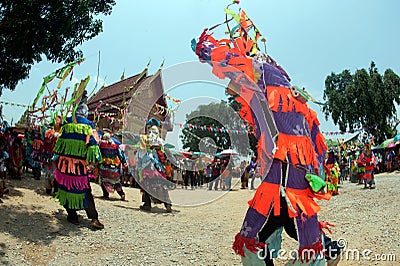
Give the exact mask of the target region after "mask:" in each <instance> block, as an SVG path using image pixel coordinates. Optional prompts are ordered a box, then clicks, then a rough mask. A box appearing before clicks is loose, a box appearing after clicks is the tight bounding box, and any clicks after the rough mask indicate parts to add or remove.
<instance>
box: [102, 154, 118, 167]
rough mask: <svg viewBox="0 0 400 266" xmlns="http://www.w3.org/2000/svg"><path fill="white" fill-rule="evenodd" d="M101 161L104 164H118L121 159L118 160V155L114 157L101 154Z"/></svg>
mask: <svg viewBox="0 0 400 266" xmlns="http://www.w3.org/2000/svg"><path fill="white" fill-rule="evenodd" d="M102 163H103V164H105V165H115V166H119V165H120V164H121V161H120V160H119V158H118V157H115V158H104V156H103V161H102Z"/></svg>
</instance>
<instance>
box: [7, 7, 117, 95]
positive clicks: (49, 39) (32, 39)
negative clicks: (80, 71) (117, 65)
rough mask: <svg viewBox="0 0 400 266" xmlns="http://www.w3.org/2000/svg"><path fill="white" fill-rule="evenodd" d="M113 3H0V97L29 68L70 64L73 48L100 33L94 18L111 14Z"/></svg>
mask: <svg viewBox="0 0 400 266" xmlns="http://www.w3.org/2000/svg"><path fill="white" fill-rule="evenodd" d="M114 4H115V1H114V0H85V1H82V0H36V1H32V0H18V1H15V0H2V1H0V95H1V93H2V91H3V89H10V90H14V89H15V87H16V86H17V84H18V82H19V81H20V80H23V79H26V78H28V76H29V72H30V69H31V67H32V65H33V64H35V63H37V62H40V61H42V59H43V58H42V56H43V55H44V56H46V58H47V59H48V60H50V61H51V62H58V63H61V62H72V61H74V60H76V59H78V58H80V57H82V56H83V54H82V51H80V50H76V47H77V46H78V45H80V44H82V43H83V42H85V41H87V40H90V39H92V38H93V37H95V36H97V35H98V34H99V33H100V32H102V20H100V19H98V18H97V19H96V18H95V16H98V15H109V14H111V11H112V7H113V5H114Z"/></svg>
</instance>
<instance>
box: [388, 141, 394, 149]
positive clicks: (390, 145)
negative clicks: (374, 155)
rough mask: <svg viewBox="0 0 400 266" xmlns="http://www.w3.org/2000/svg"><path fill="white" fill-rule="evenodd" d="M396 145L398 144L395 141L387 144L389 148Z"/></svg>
mask: <svg viewBox="0 0 400 266" xmlns="http://www.w3.org/2000/svg"><path fill="white" fill-rule="evenodd" d="M394 146H396V144H394V143H393V142H392V143H389V145H388V146H387V147H388V148H393V147H394Z"/></svg>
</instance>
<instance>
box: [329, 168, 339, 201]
mask: <svg viewBox="0 0 400 266" xmlns="http://www.w3.org/2000/svg"><path fill="white" fill-rule="evenodd" d="M339 174H340V167H339V165H338V164H337V163H335V164H327V165H326V183H327V191H328V193H331V194H332V195H338V194H339V191H338V186H339Z"/></svg>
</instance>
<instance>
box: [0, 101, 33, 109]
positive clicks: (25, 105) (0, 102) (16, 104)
mask: <svg viewBox="0 0 400 266" xmlns="http://www.w3.org/2000/svg"><path fill="white" fill-rule="evenodd" d="M3 104H4V105H11V106H18V107H23V108H29V105H27V104H21V103H13V102H6V101H0V105H3Z"/></svg>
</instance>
